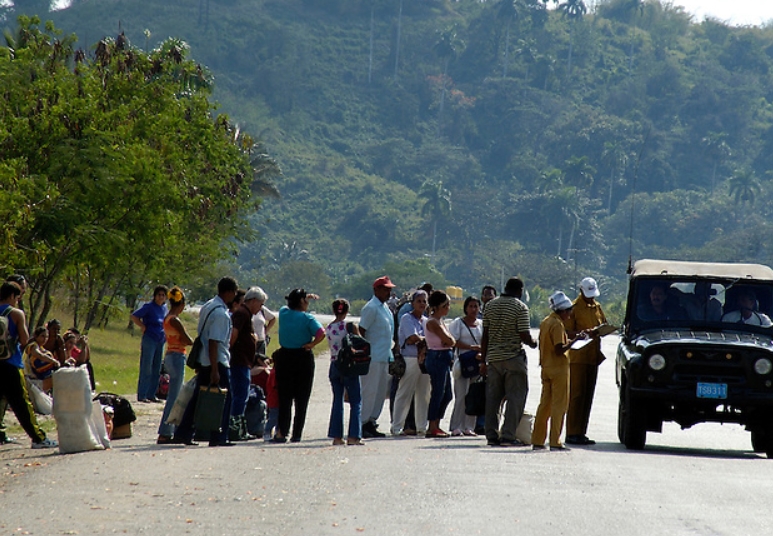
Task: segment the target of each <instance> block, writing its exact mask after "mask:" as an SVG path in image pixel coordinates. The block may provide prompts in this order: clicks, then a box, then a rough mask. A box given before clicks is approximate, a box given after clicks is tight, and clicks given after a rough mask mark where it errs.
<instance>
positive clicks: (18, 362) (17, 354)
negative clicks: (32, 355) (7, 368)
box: [0, 303, 24, 369]
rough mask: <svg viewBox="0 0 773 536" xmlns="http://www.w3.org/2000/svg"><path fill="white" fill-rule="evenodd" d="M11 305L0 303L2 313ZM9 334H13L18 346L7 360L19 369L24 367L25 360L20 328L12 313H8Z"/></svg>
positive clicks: (12, 336)
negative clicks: (22, 355) (20, 340)
mask: <svg viewBox="0 0 773 536" xmlns="http://www.w3.org/2000/svg"><path fill="white" fill-rule="evenodd" d="M9 307H10V305H8V304H7V303H6V304H5V305H0V313H2V312H3V311H5V310H6V309H8V308H9ZM8 334H9V335H10V336H11V338H13V339H15V340H16V343H15V344H16V348H14V350H13V355H12V356H11V357H10V358H9V359H8V361H6V362H7V363H8V364H9V365H13V366H14V367H16V368H18V369H23V368H24V362H23V361H22V358H21V345H20V344H19V328H17V327H16V322H14V321H13V319H12V318H11V316H10V313H9V315H8Z"/></svg>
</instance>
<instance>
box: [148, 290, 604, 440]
mask: <svg viewBox="0 0 773 536" xmlns="http://www.w3.org/2000/svg"><path fill="white" fill-rule="evenodd" d="M394 288H395V285H394V284H393V283H392V281H391V280H390V278H389V277H388V276H382V277H379V278H378V279H376V280H375V281H374V282H373V297H372V298H371V300H370V301H369V302H367V303H366V305H365V306H364V307H363V308H362V311H361V315H360V321H359V324H358V325H354V324H353V323H351V322H347V321H346V317H347V315H348V312H349V303H348V302H347V301H346V300H344V299H337V300H335V301H334V302H333V304H332V312H333V314H334V316H335V318H334V320H333V321H332V322H331V323H330V324H329V325H328V326H327V327H323V326H322V324H321V323H320V322H319V321H318V320H317V319H316V318H315V317H314V316H313V315H311V314H310V313H309V312H308V308H309V303H310V302H311V301H313V300H316V299H318V296H317V295H315V294H311V293H308V292H306V291H305V290H304V289H302V288H296V289H293V290H292V291H291V292H290V293H289V294H288V295H287V296H286V297H285V299H286V300H287V305H285V306H283V307H282V308H281V309H280V310H279V313H278V315H277V317H278V320H279V344H280V347H279V349H278V350H277V351H276V352H274V353H273V356H272V357H273V373H274V374H275V385H276V390H277V393H278V408H277V415H278V418H277V422H276V430H275V433H274V434H273V436H272V437H271V438H270V440H271V441H273V442H275V443H284V442H287V441H290V442H298V441H301V438H302V434H303V430H304V426H305V421H306V412H307V408H308V404H309V399H310V397H311V392H312V385H313V378H314V368H315V361H314V353H313V349H314V347H315V346H317V345H318V344H320V343H321V342H322V341H323V340H324V339H325V338H326V337H327V340H328V345H329V348H330V368H329V372H328V378H329V381H330V384H331V389H332V393H333V403H332V408H331V415H330V422H329V426H328V436H329V437H330V438H331V439H332V440H333V444H334V445H361V444H363V439H368V438H379V437H385V436H386V434H385V433H384V432H381V431H379V430H378V424H377V423H378V420H379V418H380V416H381V412H382V411H383V409H384V405H385V400H386V399H387V398H388V394H389V392H390V382H393V383H394V384H395V385H394V386H393V397H392V401H393V404H392V407H391V427H390V432H391V434H392V435H394V436H409V435H419V434H423V435H424V436H425V437H428V438H445V437H449V436H476V435H479V434H480V433H483V434H485V437H486V440H487V443H488V444H489V445H497V446H516V445H520V444H523V442H522V441H520V440H519V439H518V438H516V429H517V427H518V424H519V422H520V421H521V419H522V418H523V414H524V407H525V404H526V398H527V395H528V388H529V387H528V375H527V372H528V367H527V359H526V352H525V351H524V346H525V345H528V346H530V347H532V348H537V346H538V343H537V341H536V340H534V339H533V338H532V335H531V332H530V325H529V308H528V306H527V305H526V304H525V303H524V301H523V300H522V299H521V297H522V293H523V288H524V285H523V281H521V280H520V279H519V278H511V279H510V280H508V282H507V284H506V286H505V288H504V292H502V294H501V295H500V296H497V295H496V290H495V289H494V288H493V287H490V286H487V287H485V288H484V292H483V293H482V297H484V300H485V302H484V301H482V300H480V299H478V298H477V297H475V296H469V297H467V298H466V300H465V301H464V314H463V315H462V316H460V317H459V318H456V319H454V320H453V321H452V322H450V323H447V322H446V317H447V315H448V311H449V308H450V305H451V301H450V298H449V296H448V295H447V294H446V293H445V292H443V291H441V290H432V289H431V288H428V287H425V288H422V289H418V290H416V291H414V292H413V293H412V294H411V296H410V301H409V303H407V304H406V307H405V308H404V309H403V312H402V314H399V313H398V314H397V315H396V314H394V313H393V311H392V310H390V307H389V305H388V302H389V299H390V296H391V295H392V291H393V289H394ZM156 290H157V292H156V293H154V294H155V296H156V299H154V302H153V305H149V306H147V305H146V307H147V310H146V311H143V309H140V310H138V311H137V312H136V313H135V315H134V316H133V319H135V318H136V319H137V320H139V323H141V324H142V325H143V326H144V332H145V333H146V334H147V331H148V330H149V329H151V328H150V326H148V321H147V320H146V319H147V318H148V316H146V313H147V311H153V310H154V309H155V306H159V305H162V304H163V303H164V300H165V299H169V303H170V306H171V308H170V310H169V311H168V314H165V315H164V316H162V317H160V318H159V317H158V316H156V317H155V318H156V320H157V321H158V323H159V325H160V327H161V330H162V331H163V332H164V334H165V340H166V343H167V356H166V359H165V362H166V365H167V371H168V372H169V373H170V390H169V397H168V400H167V408H166V409H165V412H164V417H163V422H162V424H161V426H160V427H159V440H158V442H159V443H182V444H187V445H192V444H195V443H194V432H195V431H194V428H193V412H194V409H195V406H196V396H197V393H198V388H199V387H207V386H210V385H219V386H220V387H221V388H223V389H227V390H228V398H227V400H226V408H225V409H224V411H223V418H222V426H221V427H220V429H219V430H213V431H212V433H211V435H210V442H209V444H210V446H223V445H229V444H231V441H230V440H229V437H228V429H229V424H230V426H231V427H233V422H234V419H239V418H240V416H243V414H244V406H245V403H246V400H247V393H248V387H249V383H250V371H251V369H252V368H253V367H254V366H255V364H256V363H255V356H256V355H258V356H260V352H259V351H258V346H259V344H260V343H262V344H263V345H264V346H263V347H262V348H261V349H262V350H263V351H265V338H266V331H265V325H266V323H265V322H266V320H265V319H266V317H265V315H264V314H263V313H261V311H263V310H265V306H264V303H265V300H266V296H265V293H263V291H262V290H261V289H260V288H258V287H254V288H251V289H249V290H247V291H246V293H241V294H243V297H242V300H241V303H239V305H238V306H236V307H234V302H237V301H238V300H237V296H239V294H240V292H239V290H238V286H237V284H236V281H235V280H234V279H233V278H223V279H222V280H221V281H220V282H219V284H218V295H217V296H216V297H214V298H213V299H211V300H210V301H208V302H207V303H206V304H205V305H204V306H203V307H202V308H201V312H200V317H199V326H198V333H199V337H200V339H201V342H202V347H203V350H202V352H201V353H200V355H199V356H198V364H199V369H198V371H197V380H196V385H197V389H196V390H195V391H194V398H193V399H192V400H191V402H190V403H189V404H188V407H187V410H186V412H185V414H184V416H183V419H182V422H181V423H180V425H179V426H177V427H176V428H174V427H172V426H171V425H169V424H166V423H165V420H166V418H167V417H168V408H170V404H173V402H174V398H175V397H176V394H177V392H179V385H181V384H182V374H183V372H184V362H185V347H186V346H187V345H190V344H191V343H192V339H191V337H190V335H189V334H188V333H187V332H186V330H185V328H184V327H183V326H182V324H181V322H180V320H179V317H178V315H179V313H180V312H181V311H182V308H183V307H184V303H185V301H184V296H183V295H182V291H181V290H180V289H179V288H177V287H175V288H174V289H172V290H171V291H169V290H166V289H163V290H162V289H161V288H159V289H156ZM162 292H163V294H162ZM597 296H598V288H597V286H596V282H595V281H594V280H593V279H591V278H586V279H584V280H583V281H582V284H581V291H580V293H579V295H578V297H577V298H576V299H575V300H574V301H573V302H572V301H571V300H570V299H569V298H568V297H567V296H566V295H565V294H563V293H562V292H557V293H555V294H554V295H553V296H551V299H550V308H551V311H552V312H551V314H550V315H549V316H548V317H546V318H545V320H543V322H542V324H541V326H540V328H541V329H540V338H539V339H540V340H539V348H540V365H541V367H542V374H541V378H542V389H543V392H542V397H541V400H540V405H539V408H538V410H537V415H536V418H535V425H534V431H533V435H532V443H533V445H534V448H537V449H539V448H545V441H546V439H548V437H547V436H548V435H549V443H548V445H549V446H550V448H551V449H555V450H563V449H565V448H566V447H565V446H564V444H563V443H562V442H561V434H562V431H563V423H564V418H565V415H566V414H567V411H568V415H569V416H568V425H567V436H566V441H565V442H566V443H569V444H579V445H590V444H593V441H592V440H591V439H589V438H588V436H587V435H586V434H587V426H588V420H589V416H590V408H591V404H592V400H593V393H594V389H595V382H596V377H597V368H598V365H599V364H600V363H601V361H602V360H603V355H602V354H601V350H600V339H599V334H598V332H597V330H596V329H595V328H597V327H598V326H599V325H601V324H604V323H605V322H606V318H605V317H604V313H603V311H602V309H601V306H600V305H599V304H598V302H596V300H595V298H596V297H597ZM162 298H163V299H162ZM269 314H270V315H271V319H272V320H271V323H273V320H274V315H273V314H272V313H270V311H269ZM256 316H260V317H261V318H262V321H263V324H262V326H261V330H262V333H260V336H259V335H258V334H257V333H256V331H255V329H254V327H253V325H254V321H253V319H254V318H255V317H256ZM396 317H397V318H396ZM151 318H152V316H151ZM137 320H135V321H137ZM396 320H397V327H396V325H395V324H396ZM352 333H354V334H358V335H361V336H362V337H364V338H366V339H367V341H368V342H369V343H370V350H371V363H370V367H369V369H368V372H367V374H364V375H362V376H357V375H352V376H349V375H344V374H342V373H341V372H340V371H339V369H338V367H337V366H336V359H337V358H338V354H339V351H340V348H341V345H342V341H343V338H344V337H345V336H346V335H347V334H352ZM584 338H591V339H592V340H591V341H589V344H585V345H583V347H582V348H581V349H571V346H572V343H574V342H576V341H578V340H579V339H584ZM142 348H143V359H144V358H145V354H147V356H149V357H147V359H151V358H152V359H155V352H156V350H155V348H156V347H155V346H154V345H153V344H152V341H148V343H147V344H146V343H145V341H143V346H142ZM146 350H147V351H146ZM464 352H473V353H476V357H477V359H478V362H479V375H480V377H481V378H475V377H473V378H469V377H465V376H466V375H463V374H462V373H461V364H460V360H459V358H458V356H459V354H460V353H464ZM396 354H400V356H402V358H403V359H404V361H405V370H404V372H403V373H402V375H401V376H400V377H399V378H396V377H393V376H392V375H391V374H390V362H392V361H393V360H394V357H395V355H396ZM141 369H142V367H141ZM175 371H179V373H176V372H175ZM483 378H485V382H486V411H485V418H484V419H483V420H478V419H476V417H475V416H470V415H466V414H465V411H464V409H465V396H466V394H467V391H468V389H469V386H470V383H471V382H476V381H481V379H483ZM144 385H145V382H144V381H143V375H142V374H140V382H139V385H138V399H140V400H143V399H146V400H151V401H152V400H153V394H151V393H150V391H149V390H148V389H146V390H143V389H142V387H143V386H144ZM345 402H348V404H349V423H348V427H346V433H344V430H345V426H344V409H345ZM449 407H452V408H453V409H452V414H451V418H450V427H449V428H448V430H449V431H448V432H447V431H445V430H444V429H443V427H442V426H441V422H442V421H443V419H444V417H445V414H446V411H447V409H448V408H449ZM293 412H294V416H293ZM549 421H550V429H549V430H550V431H549V434H548V428H547V427H548V422H549Z"/></svg>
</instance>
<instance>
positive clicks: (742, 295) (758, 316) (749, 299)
mask: <svg viewBox="0 0 773 536" xmlns="http://www.w3.org/2000/svg"><path fill="white" fill-rule="evenodd" d="M737 303H738V310H737V311H730V312H729V313H726V314H725V315H724V316H723V317H722V322H731V323H735V324H746V325H749V326H763V327H768V326H771V325H773V322H771V320H770V317H769V316H768V315H766V314H763V313H760V312H758V311H757V296H756V295H755V294H754V291H753V290H751V289H743V290H741V291H740V292H739V293H738V299H737Z"/></svg>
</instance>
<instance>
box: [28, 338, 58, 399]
mask: <svg viewBox="0 0 773 536" xmlns="http://www.w3.org/2000/svg"><path fill="white" fill-rule="evenodd" d="M47 340H48V329H47V328H45V327H43V326H40V327H39V328H35V331H34V332H33V333H32V338H31V339H30V340H29V342H28V343H27V346H25V347H24V361H25V364H26V363H28V364H29V370H30V371H31V372H32V377H33V378H37V379H38V380H41V381H42V382H43V386H42V389H43V391H44V392H46V393H48V394H50V393H51V389H52V388H53V386H54V380H53V378H52V377H51V375H52V374H53V373H54V371H55V370H56V369H58V368H59V367H60V366H61V365H60V364H59V361H57V360H56V358H55V357H54V355H53V354H52V353H51V352H49V351H48V350H46V349H45V344H46V341H47Z"/></svg>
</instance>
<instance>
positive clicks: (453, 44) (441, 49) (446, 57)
mask: <svg viewBox="0 0 773 536" xmlns="http://www.w3.org/2000/svg"><path fill="white" fill-rule="evenodd" d="M460 46H461V42H460V41H459V39H458V37H457V35H456V28H448V29H447V30H444V31H442V32H440V35H439V36H438V39H437V41H435V45H434V46H433V50H434V51H435V54H437V56H438V57H439V58H440V59H441V61H442V62H443V74H442V79H441V89H440V106H438V120H437V133H438V137H439V136H440V133H441V132H442V129H443V108H444V106H445V101H446V89H447V88H446V86H447V80H448V64H449V62H450V61H451V60H452V59H453V58H455V57H456V54H457V49H458V48H459V47H460Z"/></svg>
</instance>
